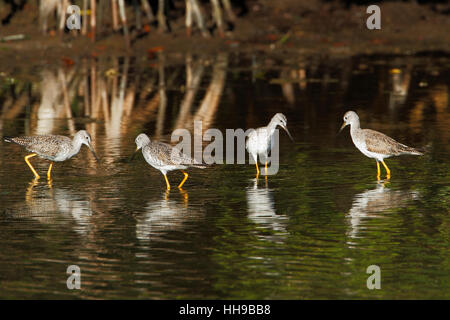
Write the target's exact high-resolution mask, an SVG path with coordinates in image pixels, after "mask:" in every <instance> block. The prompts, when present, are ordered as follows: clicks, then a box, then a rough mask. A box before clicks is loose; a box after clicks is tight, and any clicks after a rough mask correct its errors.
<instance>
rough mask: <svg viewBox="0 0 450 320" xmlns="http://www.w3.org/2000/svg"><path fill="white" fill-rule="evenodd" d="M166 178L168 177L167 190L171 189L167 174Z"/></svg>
mask: <svg viewBox="0 0 450 320" xmlns="http://www.w3.org/2000/svg"><path fill="white" fill-rule="evenodd" d="M164 179H166V185H167V190H170V183H169V179H167V176H166V175H164Z"/></svg>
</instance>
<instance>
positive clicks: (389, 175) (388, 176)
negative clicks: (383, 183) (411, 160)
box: [381, 161, 391, 179]
mask: <svg viewBox="0 0 450 320" xmlns="http://www.w3.org/2000/svg"><path fill="white" fill-rule="evenodd" d="M381 163H382V164H383V166H384V168H385V169H386V173H387V175H386V177H387V178H388V179H390V178H391V170H389V168H388V166H387V165H386V163H384V161H381Z"/></svg>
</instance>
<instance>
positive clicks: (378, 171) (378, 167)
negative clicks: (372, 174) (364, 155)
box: [377, 161, 381, 180]
mask: <svg viewBox="0 0 450 320" xmlns="http://www.w3.org/2000/svg"><path fill="white" fill-rule="evenodd" d="M380 172H381V171H380V163H379V162H378V161H377V180H380Z"/></svg>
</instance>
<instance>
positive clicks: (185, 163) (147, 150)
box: [135, 133, 206, 190]
mask: <svg viewBox="0 0 450 320" xmlns="http://www.w3.org/2000/svg"><path fill="white" fill-rule="evenodd" d="M135 142H136V146H137V148H136V151H138V150H139V149H142V155H143V156H144V158H145V161H147V163H148V164H149V165H151V166H152V167H153V168H155V169H157V170H159V171H161V173H162V174H163V175H164V179H165V180H166V185H167V190H170V183H169V180H168V179H167V172H169V171H173V170H181V172H183V174H184V179H183V180H182V181H181V182H180V184H179V185H178V188H179V189H181V187H182V186H183V184H184V183H185V182H186V180H187V178H188V177H189V175H188V174H187V172H186V171H184V170H185V169H187V168H189V167H195V168H201V169H203V168H205V167H206V165H205V164H202V163H199V162H198V161H196V160H194V159H192V158H191V157H189V156H187V155H185V154H184V153H182V152H181V151H180V150H179V149H177V148H175V147H172V146H171V145H168V144H166V143H163V142H159V141H150V138H149V137H148V136H147V135H146V134H145V133H141V134H140V135H138V136H137V137H136V140H135Z"/></svg>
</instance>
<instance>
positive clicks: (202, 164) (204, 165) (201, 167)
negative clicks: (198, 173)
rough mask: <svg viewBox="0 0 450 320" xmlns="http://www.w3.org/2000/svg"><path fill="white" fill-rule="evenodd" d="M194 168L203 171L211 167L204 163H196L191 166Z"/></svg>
mask: <svg viewBox="0 0 450 320" xmlns="http://www.w3.org/2000/svg"><path fill="white" fill-rule="evenodd" d="M192 166H193V167H194V168H199V169H205V168H207V167H209V166H211V165H210V164H206V163H196V164H194V165H192Z"/></svg>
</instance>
